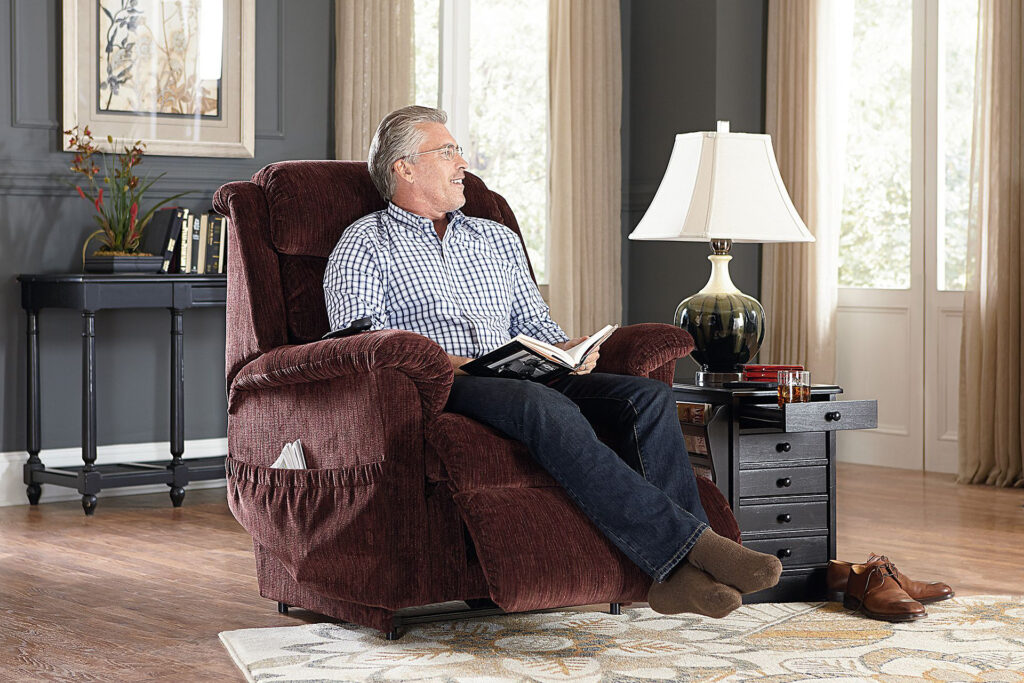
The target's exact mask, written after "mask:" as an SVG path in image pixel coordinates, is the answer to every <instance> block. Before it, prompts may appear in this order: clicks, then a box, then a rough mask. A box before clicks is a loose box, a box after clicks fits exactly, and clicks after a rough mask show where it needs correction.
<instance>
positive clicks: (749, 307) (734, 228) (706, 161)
mask: <svg viewBox="0 0 1024 683" xmlns="http://www.w3.org/2000/svg"><path fill="white" fill-rule="evenodd" d="M629 239H631V240H665V241H672V242H710V243H711V252H712V253H711V255H710V256H708V260H709V261H711V277H710V278H709V279H708V283H707V284H706V285H704V289H702V290H700V291H699V292H698V293H696V294H694V295H693V296H691V297H689V298H687V299H684V300H683V301H682V302H681V303H680V304H679V307H678V308H676V314H675V324H676V325H678V326H679V327H681V328H683V329H684V330H686V331H687V332H689V333H690V334H691V335H692V336H693V341H694V350H693V357H694V359H695V360H696V361H697V362H698V363H700V365H701V369H700V371H698V372H697V375H696V377H695V381H696V384H699V385H706V384H720V383H722V382H729V381H735V380H740V379H742V377H743V364H744V363H747V362H748V361H750V360H751V359H752V358H753V357H754V356H755V355H756V354H757V352H758V351H759V350H760V348H761V342H762V341H763V340H764V329H765V315H764V309H763V308H762V307H761V304H760V303H759V302H758V301H757V299H755V298H754V297H752V296H749V295H747V294H744V293H743V292H741V291H740V290H739V289H737V288H736V285H734V284H733V283H732V279H731V278H730V277H729V261H731V260H732V256H730V255H729V250H730V249H731V248H732V243H733V242H813V241H814V235H812V234H811V233H810V231H809V230H808V229H807V226H806V225H804V222H803V221H802V220H801V219H800V215H799V214H797V212H796V209H795V208H794V207H793V202H792V200H791V199H790V198H789V193H788V192H787V191H786V186H785V185H784V184H783V183H782V176H780V175H779V167H778V165H777V164H776V163H775V153H774V152H773V150H772V140H771V137H770V136H768V135H755V134H749V133H730V132H729V122H728V121H719V122H718V130H717V131H716V132H702V133H684V134H680V135H677V136H676V141H675V145H674V146H673V148H672V156H671V157H670V158H669V160H668V168H666V169H665V176H664V178H662V179H661V185H659V186H658V191H657V192H656V193H655V195H654V201H652V202H651V206H650V207H649V208H648V209H647V212H646V213H645V214H644V217H643V218H642V219H641V220H640V223H639V225H637V226H636V229H635V230H634V231H633V232H632V233H630V235H629Z"/></svg>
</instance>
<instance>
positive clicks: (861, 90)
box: [839, 0, 913, 289]
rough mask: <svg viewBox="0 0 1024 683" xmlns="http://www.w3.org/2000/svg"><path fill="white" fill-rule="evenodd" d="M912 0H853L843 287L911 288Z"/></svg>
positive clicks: (841, 257)
mask: <svg viewBox="0 0 1024 683" xmlns="http://www.w3.org/2000/svg"><path fill="white" fill-rule="evenodd" d="M911 22H912V11H911V2H910V0H899V1H895V0H856V3H855V5H854V28H853V55H852V57H853V58H852V59H851V70H850V108H849V123H848V131H849V132H848V137H847V146H846V159H847V165H846V177H845V179H844V191H843V219H842V228H841V234H840V240H839V263H840V265H839V285H840V286H841V287H875V288H885V289H906V288H908V287H909V286H910V142H911V139H910V68H911V43H912V38H913V37H912V31H911Z"/></svg>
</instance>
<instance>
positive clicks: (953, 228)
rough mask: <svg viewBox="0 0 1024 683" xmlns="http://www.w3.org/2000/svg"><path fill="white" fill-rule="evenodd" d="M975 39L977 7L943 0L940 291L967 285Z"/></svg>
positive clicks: (940, 8)
mask: <svg viewBox="0 0 1024 683" xmlns="http://www.w3.org/2000/svg"><path fill="white" fill-rule="evenodd" d="M977 36H978V3H976V2H969V1H968V0H952V1H951V0H946V1H945V2H942V3H941V4H940V5H939V39H940V41H941V42H940V45H941V52H940V53H939V73H940V74H941V76H940V78H939V126H938V128H939V135H940V136H941V137H940V147H939V150H940V156H939V163H940V164H941V166H940V169H941V170H940V175H941V178H940V184H941V185H940V188H941V190H940V192H939V212H938V215H939V225H938V228H939V239H938V250H939V253H938V267H939V270H938V275H939V277H938V282H939V287H940V288H941V289H946V290H954V291H956V290H963V289H964V287H965V285H966V280H967V262H966V259H967V210H968V205H969V204H970V177H971V136H972V131H973V118H974V83H975V73H974V70H975V55H976V54H977V43H978V40H977ZM942 190H944V191H942Z"/></svg>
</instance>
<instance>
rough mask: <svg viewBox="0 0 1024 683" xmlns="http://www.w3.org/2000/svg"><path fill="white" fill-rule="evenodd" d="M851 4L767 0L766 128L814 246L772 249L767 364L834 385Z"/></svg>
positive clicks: (765, 271)
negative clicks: (795, 367)
mask: <svg viewBox="0 0 1024 683" xmlns="http://www.w3.org/2000/svg"><path fill="white" fill-rule="evenodd" d="M850 4H851V3H837V2H831V0H809V1H808V0H771V1H770V2H769V4H768V50H767V62H768V63H767V83H766V106H765V124H766V126H765V127H766V129H767V131H766V132H767V133H768V134H769V135H771V137H772V144H773V145H774V147H775V156H776V159H777V160H778V164H779V171H780V173H781V174H782V179H783V182H785V184H786V187H787V188H788V190H789V194H790V197H792V199H793V204H794V206H795V207H796V210H797V212H799V214H800V216H801V217H802V218H803V219H804V222H805V223H806V224H807V227H808V228H809V229H810V231H811V233H813V234H814V236H815V238H816V241H815V242H810V243H799V244H766V245H764V248H763V250H762V270H761V274H762V277H761V303H762V305H763V306H764V309H765V315H766V318H767V331H766V334H765V344H764V346H763V347H762V351H761V356H760V358H761V362H771V363H800V364H802V365H804V366H805V367H806V368H807V369H809V370H810V371H811V373H812V380H813V381H815V382H831V381H835V310H836V286H837V284H836V283H837V273H838V261H839V225H840V220H841V214H842V175H843V168H844V160H843V154H844V149H845V144H846V123H845V121H846V117H845V111H846V102H845V98H846V93H847V89H846V85H845V79H844V77H843V74H846V73H847V72H848V61H847V60H848V59H849V57H848V55H849V47H848V46H849V40H850V38H849V31H850V29H849V27H850V26H851V25H852V21H851V17H849V16H848V13H849V12H850V11H851V9H850V7H849V5H850Z"/></svg>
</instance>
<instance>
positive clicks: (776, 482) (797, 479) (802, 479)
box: [739, 465, 828, 498]
mask: <svg viewBox="0 0 1024 683" xmlns="http://www.w3.org/2000/svg"><path fill="white" fill-rule="evenodd" d="M739 484H740V486H739V488H740V497H741V498H755V497H762V496H792V495H796V494H800V493H827V492H828V481H827V476H826V473H825V466H824V465H822V466H820V467H771V468H768V469H763V470H740V482H739Z"/></svg>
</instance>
